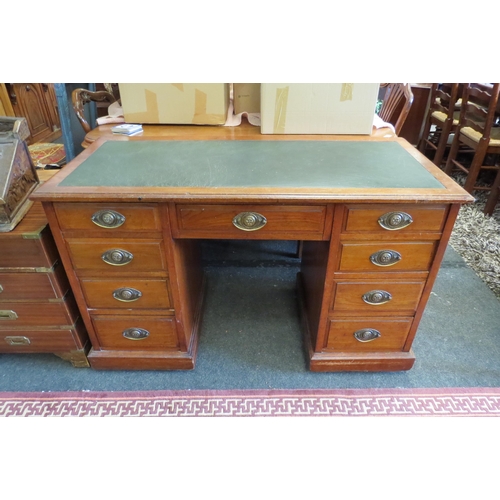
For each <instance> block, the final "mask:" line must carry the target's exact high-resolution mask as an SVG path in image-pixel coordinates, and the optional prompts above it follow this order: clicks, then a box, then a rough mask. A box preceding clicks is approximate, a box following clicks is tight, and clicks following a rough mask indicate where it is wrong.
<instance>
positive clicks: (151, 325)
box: [92, 316, 178, 351]
mask: <svg viewBox="0 0 500 500" xmlns="http://www.w3.org/2000/svg"><path fill="white" fill-rule="evenodd" d="M92 321H93V323H94V326H95V329H96V334H97V337H98V339H99V344H100V347H101V349H115V350H127V351H129V350H130V351H142V350H161V349H175V348H177V345H178V342H177V334H176V330H175V317H174V316H172V317H165V316H162V317H160V316H149V317H144V316H137V317H126V318H125V317H119V316H93V317H92ZM139 329H140V330H143V331H144V332H147V336H145V337H144V338H141V339H137V340H132V339H128V338H126V337H124V332H125V331H127V330H139Z"/></svg>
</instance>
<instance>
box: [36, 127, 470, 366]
mask: <svg viewBox="0 0 500 500" xmlns="http://www.w3.org/2000/svg"><path fill="white" fill-rule="evenodd" d="M225 133H227V132H226V131H225ZM32 198H33V199H34V200H37V201H41V202H42V203H43V206H44V209H45V212H46V215H47V218H48V220H49V223H50V227H51V229H52V232H53V235H54V239H55V241H56V244H57V247H58V249H59V252H60V254H61V259H62V261H63V264H64V267H65V269H66V272H67V274H68V277H69V280H70V283H71V287H72V289H73V292H74V295H75V298H76V301H77V304H78V307H79V309H80V312H81V315H82V317H83V319H84V322H85V325H86V328H87V331H88V334H89V337H90V339H91V342H92V350H91V351H90V353H89V355H88V359H89V361H90V363H91V366H92V367H94V368H97V369H154V370H157V369H192V368H194V366H195V360H196V353H197V346H198V334H199V325H200V319H201V315H202V303H203V288H204V287H203V269H202V265H201V259H200V251H199V243H200V240H201V239H206V238H220V239H269V240H273V239H278V240H300V241H303V251H302V260H301V268H300V273H299V274H298V279H297V283H298V287H299V296H300V301H299V302H300V306H299V307H300V309H301V313H302V314H301V315H302V319H303V329H304V338H305V348H306V352H307V356H308V359H309V366H310V369H311V370H314V371H347V370H349V371H353V370H357V371H382V370H407V369H410V368H411V367H412V366H413V363H414V360H415V356H414V353H413V351H412V349H411V345H412V342H413V339H414V337H415V334H416V331H417V328H418V324H419V321H420V319H421V317H422V313H423V311H424V308H425V305H426V302H427V299H428V297H429V294H430V292H431V288H432V286H433V283H434V281H435V278H436V275H437V272H438V269H439V265H440V263H441V260H442V257H443V254H444V252H445V249H446V245H447V242H448V239H449V236H450V233H451V230H452V228H453V224H454V221H455V218H456V216H457V213H458V210H459V208H460V205H461V204H462V203H467V202H471V201H472V200H473V198H472V197H471V196H470V195H469V194H468V193H466V192H465V191H464V190H463V189H462V188H460V187H459V186H458V185H457V184H456V183H455V182H454V181H452V180H451V179H450V178H449V177H448V176H446V175H445V174H444V173H443V172H442V171H441V170H439V169H438V168H437V167H435V166H434V165H433V164H432V163H431V162H430V161H428V160H427V159H426V158H425V157H424V156H423V155H421V154H420V153H419V152H418V151H417V150H416V149H415V148H413V147H412V146H411V145H410V144H409V143H408V142H406V141H405V140H404V139H400V138H393V139H390V140H387V139H384V140H380V139H376V138H373V137H364V136H308V137H307V138H304V137H303V136H296V137H290V136H288V137H287V138H286V139H283V136H261V135H259V134H257V133H256V134H255V135H254V137H251V138H250V137H248V138H247V140H238V139H232V140H231V139H229V140H228V139H225V140H216V139H215V138H211V139H210V140H197V136H196V133H195V132H194V133H193V136H192V137H184V138H183V140H179V139H174V140H144V139H143V138H133V137H132V138H129V139H128V140H127V141H106V140H103V139H99V140H97V141H96V142H94V143H93V144H92V145H90V146H89V147H88V148H87V149H86V150H85V151H84V152H83V153H82V154H80V155H79V156H78V157H77V158H75V159H74V160H73V161H72V162H71V163H69V164H68V165H67V166H66V167H65V168H63V169H62V170H61V171H60V172H59V173H58V174H56V175H55V176H54V177H53V178H52V179H51V180H49V181H48V182H46V183H45V184H44V185H42V186H40V187H39V188H38V189H37V190H36V191H35V193H34V194H33V196H32ZM263 307H265V304H264V305H263Z"/></svg>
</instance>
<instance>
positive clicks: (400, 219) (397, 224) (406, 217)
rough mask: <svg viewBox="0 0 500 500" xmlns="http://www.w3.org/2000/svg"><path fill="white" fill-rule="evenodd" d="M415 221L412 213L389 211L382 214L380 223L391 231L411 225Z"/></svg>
mask: <svg viewBox="0 0 500 500" xmlns="http://www.w3.org/2000/svg"><path fill="white" fill-rule="evenodd" d="M412 222H413V219H412V218H411V215H410V214H407V213H406V212H387V213H386V214H384V215H381V216H380V217H379V219H378V223H379V224H380V225H381V226H382V227H383V228H384V229H387V230H389V231H397V230H398V229H403V228H405V227H407V226H409V225H410V224H411V223H412Z"/></svg>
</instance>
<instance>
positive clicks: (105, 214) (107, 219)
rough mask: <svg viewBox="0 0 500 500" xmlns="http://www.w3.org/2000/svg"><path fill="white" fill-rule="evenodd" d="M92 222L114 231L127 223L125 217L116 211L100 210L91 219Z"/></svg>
mask: <svg viewBox="0 0 500 500" xmlns="http://www.w3.org/2000/svg"><path fill="white" fill-rule="evenodd" d="M91 220H92V222H93V223H94V224H95V225H96V226H99V227H104V228H106V229H114V228H116V227H120V226H121V225H122V224H123V223H124V222H125V216H124V215H122V214H120V213H118V212H116V211H115V210H99V211H98V212H96V213H95V214H94V215H93V216H92V217H91Z"/></svg>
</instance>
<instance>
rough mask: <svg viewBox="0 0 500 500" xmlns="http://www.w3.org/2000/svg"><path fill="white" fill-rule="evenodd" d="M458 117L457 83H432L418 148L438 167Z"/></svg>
mask: <svg viewBox="0 0 500 500" xmlns="http://www.w3.org/2000/svg"><path fill="white" fill-rule="evenodd" d="M457 103H458V105H457ZM459 117H460V103H459V84H458V83H433V84H432V89H431V95H430V104H429V110H428V111H427V117H426V120H425V124H424V128H423V131H422V137H421V139H420V141H419V144H418V149H419V150H420V151H421V152H422V153H423V154H425V155H426V156H427V157H428V158H429V159H431V160H432V161H433V162H434V164H435V165H437V166H438V167H440V166H441V164H442V163H443V157H444V154H445V151H446V147H447V146H448V139H449V137H450V134H451V133H454V132H455V131H456V128H457V126H458V120H459ZM433 127H434V128H433ZM432 152H434V154H432Z"/></svg>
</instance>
